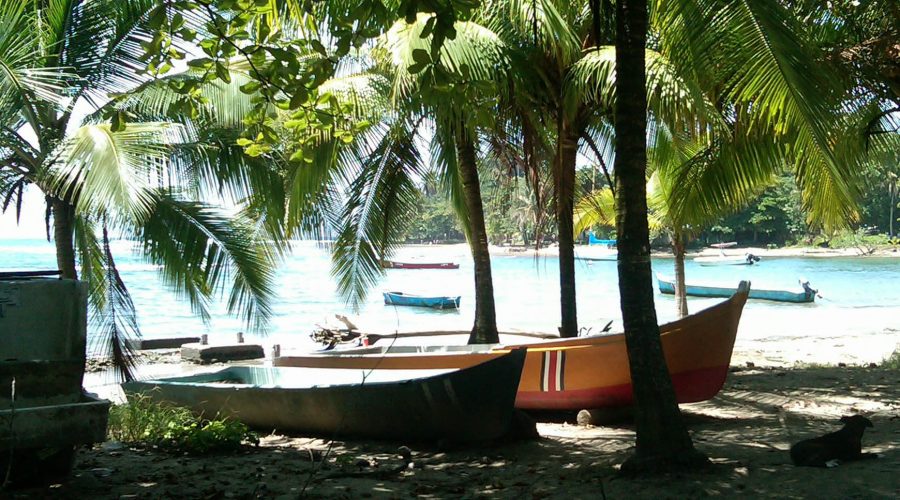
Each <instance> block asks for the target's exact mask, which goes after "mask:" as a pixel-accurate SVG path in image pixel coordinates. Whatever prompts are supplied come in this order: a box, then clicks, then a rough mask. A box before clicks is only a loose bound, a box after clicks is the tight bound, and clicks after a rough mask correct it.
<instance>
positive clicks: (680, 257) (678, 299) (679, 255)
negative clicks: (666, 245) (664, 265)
mask: <svg viewBox="0 0 900 500" xmlns="http://www.w3.org/2000/svg"><path fill="white" fill-rule="evenodd" d="M684 244H685V241H684V238H683V237H682V236H681V233H679V232H676V233H675V234H674V235H672V252H673V253H674V254H675V308H676V309H677V310H678V317H679V318H683V317H685V316H687V315H688V305H687V285H686V284H685V281H684Z"/></svg>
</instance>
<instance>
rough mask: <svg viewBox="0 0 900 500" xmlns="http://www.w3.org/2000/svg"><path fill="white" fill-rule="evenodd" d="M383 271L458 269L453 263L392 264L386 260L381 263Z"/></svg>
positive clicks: (392, 262)
mask: <svg viewBox="0 0 900 500" xmlns="http://www.w3.org/2000/svg"><path fill="white" fill-rule="evenodd" d="M381 267H383V268H385V269H459V264H455V263H453V262H394V261H392V260H386V261H384V262H382V263H381Z"/></svg>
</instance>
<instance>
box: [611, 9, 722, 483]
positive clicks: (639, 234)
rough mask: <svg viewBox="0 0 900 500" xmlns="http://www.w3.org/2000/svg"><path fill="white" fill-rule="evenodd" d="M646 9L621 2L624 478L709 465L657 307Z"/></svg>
mask: <svg viewBox="0 0 900 500" xmlns="http://www.w3.org/2000/svg"><path fill="white" fill-rule="evenodd" d="M646 37H647V5H646V3H645V2H644V1H643V0H637V1H635V2H632V1H629V0H619V1H618V2H616V67H617V76H616V78H617V85H616V104H615V110H616V118H615V132H616V160H615V167H614V168H615V171H616V193H617V197H616V234H617V238H618V248H619V257H618V271H619V294H620V301H621V307H622V321H623V323H624V327H625V343H626V348H627V350H628V360H629V366H630V371H631V379H632V387H633V389H632V390H633V391H634V399H635V423H636V426H637V443H636V444H637V446H636V451H635V455H634V456H633V457H631V458H630V459H629V460H628V461H626V462H625V463H624V464H622V469H623V471H635V470H642V469H645V468H657V467H660V466H666V465H671V464H672V463H680V464H684V465H688V464H699V463H704V462H707V458H706V457H705V456H703V455H702V454H701V453H699V452H698V451H696V450H695V449H694V446H693V443H692V442H691V437H690V435H689V434H688V432H687V428H686V427H685V425H684V422H683V420H682V418H681V412H680V411H679V409H678V404H677V403H676V401H675V391H674V390H673V388H672V381H671V378H670V377H669V372H668V369H667V367H666V361H665V358H664V357H663V352H662V343H661V341H660V338H659V324H658V323H657V319H656V309H655V308H654V304H653V285H652V271H651V269H650V230H649V226H648V223H647V198H646V190H645V186H646V173H645V172H646V158H647V156H646V149H645V144H646V137H647V118H646V117H647V115H646V109H647V94H646V90H645V89H646V70H645V67H644V57H645V56H644V51H645V46H646Z"/></svg>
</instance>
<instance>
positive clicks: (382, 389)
mask: <svg viewBox="0 0 900 500" xmlns="http://www.w3.org/2000/svg"><path fill="white" fill-rule="evenodd" d="M524 360H525V350H524V349H519V350H513V351H512V352H509V353H508V354H506V355H502V356H499V357H496V358H494V359H491V360H489V361H487V362H484V363H480V364H476V365H474V366H470V367H467V368H462V369H461V368H456V369H432V370H409V371H407V370H383V369H366V370H356V369H353V370H343V369H312V368H271V367H258V366H233V367H229V368H226V369H224V370H220V371H217V372H213V373H207V374H202V375H191V376H187V377H174V378H164V379H158V380H147V381H140V382H127V383H124V384H122V388H123V389H124V390H125V393H126V395H128V397H132V395H134V394H135V393H142V394H145V395H147V396H148V397H150V398H152V399H153V400H156V401H159V402H166V403H171V404H175V405H178V406H184V407H187V408H190V409H191V410H192V411H194V412H195V413H198V414H202V415H208V416H212V415H216V414H218V415H222V416H226V417H230V418H234V419H237V420H239V421H241V422H244V423H245V424H247V425H248V426H250V427H253V428H257V429H261V430H266V431H269V430H273V429H278V430H281V431H294V432H304V433H310V434H317V435H322V436H327V437H331V438H333V437H336V436H342V437H343V436H359V437H368V438H375V439H392V440H441V439H446V440H450V441H483V440H490V439H495V438H497V437H500V436H502V435H503V434H505V433H506V432H507V430H508V429H509V425H510V422H511V419H512V412H513V403H514V401H515V398H516V388H517V387H518V384H519V380H520V375H521V372H522V365H523V362H524Z"/></svg>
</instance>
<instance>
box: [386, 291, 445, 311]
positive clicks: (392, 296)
mask: <svg viewBox="0 0 900 500" xmlns="http://www.w3.org/2000/svg"><path fill="white" fill-rule="evenodd" d="M383 295H384V303H385V304H386V305H389V306H411V307H431V308H433V309H459V302H460V300H461V297H460V296H456V297H422V296H419V295H406V294H402V293H399V292H384V293H383Z"/></svg>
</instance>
